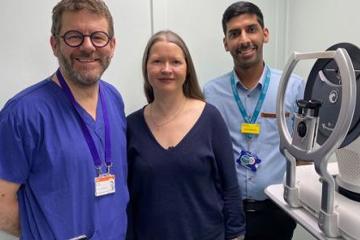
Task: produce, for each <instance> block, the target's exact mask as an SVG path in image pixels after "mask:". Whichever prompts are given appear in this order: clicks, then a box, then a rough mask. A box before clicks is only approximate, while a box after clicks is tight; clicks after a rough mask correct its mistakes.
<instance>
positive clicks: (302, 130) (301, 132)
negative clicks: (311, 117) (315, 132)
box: [297, 122, 307, 138]
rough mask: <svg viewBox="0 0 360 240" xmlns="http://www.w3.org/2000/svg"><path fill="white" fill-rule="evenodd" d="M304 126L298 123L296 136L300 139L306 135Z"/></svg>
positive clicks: (302, 123)
mask: <svg viewBox="0 0 360 240" xmlns="http://www.w3.org/2000/svg"><path fill="white" fill-rule="evenodd" d="M306 130H307V128H306V124H305V123H304V122H299V124H298V126H297V132H298V135H299V136H300V137H302V138H303V137H305V135H306Z"/></svg>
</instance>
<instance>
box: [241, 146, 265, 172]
mask: <svg viewBox="0 0 360 240" xmlns="http://www.w3.org/2000/svg"><path fill="white" fill-rule="evenodd" d="M236 162H237V163H238V164H240V165H241V166H243V167H245V168H247V169H249V170H251V171H253V172H256V170H257V168H258V167H259V165H260V163H261V159H260V158H258V157H257V156H256V155H255V154H253V153H251V152H249V151H245V150H241V153H240V157H239V158H238V159H237V160H236Z"/></svg>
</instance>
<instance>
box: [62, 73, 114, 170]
mask: <svg viewBox="0 0 360 240" xmlns="http://www.w3.org/2000/svg"><path fill="white" fill-rule="evenodd" d="M56 76H57V78H58V80H59V82H60V85H61V87H62V89H63V90H64V92H65V94H66V96H67V97H68V98H69V100H70V101H71V103H72V105H73V107H74V109H75V112H76V113H77V116H78V119H79V123H80V126H81V130H82V133H83V135H84V138H85V140H86V143H87V145H88V147H89V150H90V152H91V156H92V158H93V161H94V164H95V167H96V169H97V173H98V175H100V174H101V165H102V163H101V160H100V157H99V153H98V151H97V149H96V146H95V142H94V139H93V138H92V136H91V134H90V131H89V128H88V127H87V126H86V123H85V121H84V119H83V118H82V117H81V115H80V113H79V111H78V110H77V107H80V105H79V103H78V102H77V101H76V100H75V98H74V95H73V94H72V93H71V90H70V88H69V86H68V85H67V83H66V82H65V80H64V77H63V75H62V74H61V72H60V69H58V70H57V71H56ZM99 95H100V101H101V110H102V113H103V118H104V125H105V164H106V168H107V172H108V173H110V168H111V141H110V124H109V117H108V113H107V108H106V102H105V99H104V96H103V94H102V91H101V87H100V85H99Z"/></svg>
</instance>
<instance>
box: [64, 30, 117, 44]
mask: <svg viewBox="0 0 360 240" xmlns="http://www.w3.org/2000/svg"><path fill="white" fill-rule="evenodd" d="M69 33H77V34H79V36H82V40H81V42H80V43H79V44H77V45H71V44H69V43H68V42H67V41H66V35H67V34H69ZM98 33H101V34H104V35H105V36H106V37H107V39H108V40H107V42H106V43H105V44H104V45H98V44H96V43H94V41H93V36H94V35H95V34H98ZM60 37H61V38H62V39H63V40H64V43H65V44H66V45H68V46H69V47H72V48H77V47H80V46H81V45H82V44H83V43H84V40H85V37H89V38H90V41H91V43H92V45H93V46H94V47H96V48H104V47H106V46H107V45H108V44H109V42H110V41H111V39H112V37H110V35H109V34H108V33H106V32H104V31H95V32H92V33H91V34H83V33H82V32H80V31H77V30H69V31H67V32H65V33H64V34H63V35H62V36H60Z"/></svg>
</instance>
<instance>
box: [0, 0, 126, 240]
mask: <svg viewBox="0 0 360 240" xmlns="http://www.w3.org/2000/svg"><path fill="white" fill-rule="evenodd" d="M51 32H52V36H51V37H50V43H51V47H52V49H53V53H54V55H55V56H56V57H57V59H58V61H59V68H58V70H56V73H55V74H53V75H52V76H49V77H48V78H47V79H45V80H43V81H41V82H39V83H37V84H35V85H33V86H31V87H29V88H27V89H25V90H24V91H22V92H21V93H19V94H17V95H16V96H15V97H13V98H12V99H10V100H9V101H8V102H7V103H6V105H5V107H4V108H3V109H2V110H1V112H0V136H1V138H0V229H1V230H4V231H6V232H8V233H10V234H12V235H15V236H20V239H36V240H42V239H46V240H48V239H94V240H122V239H124V238H125V232H126V228H127V217H126V205H127V202H128V199H129V196H128V190H127V185H126V179H127V159H126V136H125V132H126V120H125V114H124V104H123V101H122V98H121V95H120V94H119V92H118V91H117V90H116V89H115V88H114V87H113V86H111V85H110V84H108V83H106V82H104V81H102V80H100V78H101V76H102V74H103V72H104V71H105V70H106V68H107V67H108V65H109V64H110V60H111V58H112V56H113V54H114V49H115V43H116V41H115V38H114V29H113V22H112V17H111V14H110V12H109V9H108V8H107V6H106V5H105V3H104V2H103V1H102V0H62V1H60V2H59V3H58V4H57V5H56V6H55V7H54V9H53V25H52V31H51Z"/></svg>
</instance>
